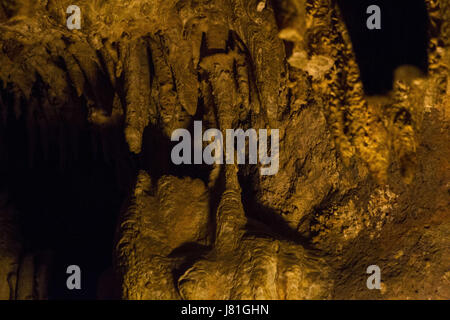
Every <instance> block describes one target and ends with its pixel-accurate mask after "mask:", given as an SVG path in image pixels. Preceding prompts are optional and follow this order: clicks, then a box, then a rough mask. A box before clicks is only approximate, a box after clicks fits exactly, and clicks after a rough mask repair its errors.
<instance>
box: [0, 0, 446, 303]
mask: <svg viewBox="0 0 450 320" xmlns="http://www.w3.org/2000/svg"><path fill="white" fill-rule="evenodd" d="M425 2H426V6H427V7H426V8H427V9H426V10H427V12H428V15H429V25H428V31H427V32H428V35H429V44H428V61H427V64H428V70H427V72H423V71H420V70H418V68H416V67H414V66H409V65H407V66H398V68H396V70H395V71H394V75H393V78H394V82H393V86H392V90H391V91H389V92H387V93H380V94H379V95H376V96H373V95H372V96H368V95H367V94H366V93H365V91H364V86H363V82H362V80H361V76H360V68H359V66H358V59H357V57H356V54H355V50H354V43H352V40H353V39H352V36H351V35H350V33H349V29H348V26H347V24H346V22H345V19H344V15H343V10H342V9H341V8H340V7H339V6H338V4H337V3H336V1H332V0H274V1H268V0H127V1H112V0H95V1H93V0H77V1H72V0H71V1H68V0H39V1H31V0H30V1H29V0H0V153H1V154H0V167H2V168H1V170H0V173H1V175H2V176H5V177H6V176H7V177H10V176H11V175H15V174H17V176H19V173H20V172H22V175H20V176H25V177H28V172H30V171H27V170H29V169H28V167H30V168H33V167H35V168H41V167H40V166H41V165H42V163H51V164H50V165H48V166H49V167H52V168H51V170H54V171H51V170H50V171H49V172H59V171H57V170H61V171H62V172H71V171H70V170H74V171H73V172H75V173H74V174H73V175H76V172H78V171H75V169H73V168H74V167H77V166H79V168H81V171H82V172H89V174H91V175H92V177H94V176H95V177H99V176H102V171H101V169H99V168H101V167H103V166H105V167H108V168H110V167H111V168H113V169H112V170H111V171H108V174H106V175H107V176H108V177H106V178H105V177H103V178H104V179H105V181H108V183H105V184H111V183H110V181H114V182H113V183H112V184H114V186H112V188H114V190H119V191H117V192H118V193H120V194H121V195H125V196H123V198H117V199H114V198H108V199H107V200H103V199H105V197H102V195H103V193H102V192H107V191H104V190H96V191H95V195H94V196H93V197H97V198H98V199H97V200H98V201H99V202H102V201H103V204H104V205H101V204H100V205H98V207H95V208H92V206H90V205H89V204H90V202H89V201H88V200H86V199H81V200H80V199H77V200H76V201H78V202H80V203H84V201H85V202H86V203H89V204H88V205H87V206H89V207H91V208H89V209H86V211H87V212H91V211H89V210H92V211H93V212H95V214H97V213H98V215H99V216H101V217H103V215H101V213H104V212H103V211H105V210H109V209H106V208H116V207H117V208H119V207H120V210H116V211H117V212H115V211H114V210H111V211H114V212H106V213H105V215H104V217H105V218H102V219H105V220H108V219H110V220H111V221H112V220H114V222H113V223H111V224H115V226H114V228H110V229H111V234H112V233H113V232H114V241H113V240H112V239H111V241H110V242H111V248H109V249H107V250H110V251H108V252H107V254H108V255H109V254H112V256H113V259H112V262H111V266H110V267H111V270H114V273H115V276H114V277H113V276H111V277H110V278H108V279H112V278H115V279H117V286H118V292H119V294H120V298H123V299H355V298H364V299H383V298H385V299H396V298H407V299H425V298H431V299H448V298H450V270H449V267H450V260H449V259H450V252H449V248H450V246H449V244H450V220H449V191H450V189H449V187H450V182H449V181H450V174H449V173H450V170H449V168H450V166H449V161H448V159H449V155H450V140H449V137H450V132H449V124H450V117H449V114H450V79H449V68H450V5H449V4H448V2H447V1H445V0H426V1H425ZM69 5H77V6H78V7H79V8H80V10H81V28H80V29H74V30H70V29H68V28H67V26H66V19H67V16H68V15H67V13H66V8H67V7H68V6H69ZM195 120H197V121H202V122H203V125H204V130H207V129H212V128H217V129H218V130H220V131H221V132H223V133H225V131H226V130H227V129H238V128H242V129H244V130H247V129H249V128H253V129H255V130H258V129H279V132H280V142H279V145H280V152H279V171H278V173H277V174H275V175H272V176H264V175H261V174H260V170H259V169H260V167H261V165H260V164H256V165H255V164H245V165H235V164H223V165H219V164H214V165H191V166H189V165H183V166H175V165H174V164H173V163H172V162H171V158H170V157H171V155H170V151H171V146H173V143H172V142H171V141H170V138H171V135H172V133H173V131H174V130H176V129H187V130H189V131H190V132H191V133H192V131H193V129H192V124H193V121H195ZM21 135H23V136H24V137H23V138H21ZM20 139H22V140H20ZM19 141H25V142H26V144H25V146H24V148H26V151H23V152H22V151H21V152H22V153H20V152H19V151H17V150H19V149H20V148H21V146H18V145H19V144H20V143H19ZM194 149H195V147H194ZM20 150H22V149H20ZM87 150H89V151H87ZM83 154H89V156H86V157H87V158H89V159H91V158H92V159H93V160H89V161H92V162H89V161H87V160H86V159H84V158H82V155H83ZM17 155H25V156H26V158H27V159H26V162H27V166H26V167H27V168H25V166H24V167H23V168H21V167H19V165H17V166H15V167H14V166H13V164H15V163H16V162H17V163H21V161H22V160H19V158H20V157H18V156H17ZM15 157H17V158H15ZM52 159H57V162H58V165H57V167H59V169H56V168H53V162H51V161H53V160H52ZM98 163H100V165H98ZM10 167H14V168H16V167H18V168H19V169H17V172H19V173H16V171H11V170H12V169H11V170H10ZM55 167H56V165H55ZM46 168H47V167H46ZM92 168H96V169H92ZM10 171H11V172H13V173H10ZM24 172H25V173H24ZM33 172H34V171H33ZM95 174H97V175H95ZM55 175H57V174H56V173H55ZM30 179H31V178H30ZM49 179H50V178H49ZM13 180H14V179H13ZM93 180H94V178H92V180H89V181H93ZM4 181H5V182H3V181H1V182H0V183H1V185H0V187H1V188H0V189H1V190H2V191H1V194H0V299H45V298H48V296H49V294H48V290H49V288H48V287H49V286H50V283H52V285H53V284H54V283H57V282H58V281H60V278H58V277H56V276H53V278H52V272H50V270H51V269H50V267H51V263H50V261H51V259H50V258H49V255H48V254H47V253H42V252H47V251H46V249H52V250H58V247H57V246H55V247H54V248H53V247H52V248H45V246H47V244H46V245H42V246H43V247H44V248H41V247H40V248H34V247H33V243H32V242H33V241H31V240H30V239H31V236H30V235H29V234H28V233H27V228H28V227H27V226H28V225H29V224H30V222H27V221H35V220H40V219H41V218H40V217H32V218H30V214H29V213H25V212H21V211H20V210H19V209H17V208H16V206H17V207H20V208H28V207H27V206H25V205H24V204H23V203H20V199H21V194H20V192H18V191H17V187H15V188H13V187H12V186H11V179H9V178H8V179H6V178H5V179H4ZM24 184H26V182H24ZM86 184H88V182H86ZM86 187H87V186H86ZM83 188H84V186H82V185H80V186H76V189H77V190H78V189H83ZM9 189H11V190H14V192H13V191H11V190H9ZM105 189H107V188H105ZM3 190H5V191H3ZM69 190H71V189H69ZM10 192H11V193H14V196H13V197H9V193H10ZM24 193H25V191H24ZM80 194H81V191H80ZM105 194H106V193H105ZM7 195H8V196H7ZM80 197H81V196H80ZM23 201H25V200H23ZM106 202H108V204H111V206H107V205H106ZM115 202H120V204H119V205H117V206H116V204H115ZM92 203H96V204H97V203H98V202H95V199H94V200H92ZM113 203H114V205H113ZM24 210H25V209H24ZM49 210H50V209H49ZM52 210H55V209H54V208H53V209H52ZM67 211H68V212H71V211H70V209H67ZM119 211H120V212H119ZM39 212H44V213H42V215H43V217H42V219H46V218H45V215H46V213H45V210H43V211H39ZM61 214H65V213H64V212H62V213H61ZM67 214H69V213H67ZM116 216H117V219H116ZM33 219H35V220H33ZM61 219H62V218H61ZM74 219H77V218H76V217H75V218H74ZM80 219H81V218H80ZM87 219H88V223H87V224H89V219H92V220H94V218H91V217H89V218H87ZM50 220H51V219H50ZM54 220H58V219H57V218H55V219H54ZM57 225H58V222H55V226H57ZM77 225H78V224H77ZM109 225H110V224H109V223H108V224H106V223H105V228H107V226H109ZM23 226H26V227H23ZM55 228H56V227H55ZM86 228H87V229H89V228H88V227H86ZM68 229H69V230H71V229H70V227H69V228H68ZM87 229H86V230H87ZM112 229H114V231H112ZM55 232H56V234H59V233H58V232H57V231H55ZM90 232H92V233H93V234H95V232H93V231H92V230H91V231H90ZM61 233H62V232H61ZM99 234H101V233H99ZM61 236H62V235H61ZM27 237H28V238H27ZM82 237H83V235H81V236H80V235H79V234H77V233H76V236H74V239H77V240H74V241H78V239H80V238H82ZM27 239H28V240H27ZM33 239H34V238H33ZM30 243H31V244H30ZM112 243H113V244H112ZM25 244H26V245H25ZM107 245H109V242H108V244H107ZM373 264H375V265H379V266H380V267H381V269H382V274H383V276H382V281H383V283H382V289H381V290H375V291H373V290H368V289H367V287H366V286H365V283H366V282H365V280H366V276H367V275H366V273H365V272H366V268H367V266H369V265H373ZM99 268H100V267H99ZM108 270H110V269H108ZM64 271H65V270H64ZM108 274H109V273H108ZM52 279H53V280H52ZM111 282H113V280H111ZM60 285H61V286H64V285H65V284H64V282H62V283H61V284H60Z"/></svg>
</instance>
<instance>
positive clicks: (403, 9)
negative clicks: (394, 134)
mask: <svg viewBox="0 0 450 320" xmlns="http://www.w3.org/2000/svg"><path fill="white" fill-rule="evenodd" d="M337 2H338V5H339V7H340V9H341V12H342V14H343V17H344V20H345V23H346V25H347V28H348V30H349V33H350V37H351V40H352V44H353V49H354V51H355V54H356V59H357V62H358V65H359V68H360V72H361V78H362V82H363V85H364V90H365V92H366V93H367V94H368V95H374V94H383V93H386V92H388V91H389V90H391V89H392V82H393V71H394V70H395V69H396V68H397V67H398V66H401V65H405V64H408V65H413V66H416V67H418V68H419V69H420V70H422V72H424V73H426V72H427V69H428V53H427V48H428V31H427V30H428V23H429V18H428V13H427V9H426V4H425V2H424V0H395V1H393V0H338V1H337ZM370 5H378V6H379V7H380V9H381V29H379V30H378V29H374V30H369V29H368V28H367V19H368V18H369V17H370V16H371V14H367V13H366V11H367V8H368V7H369V6H370Z"/></svg>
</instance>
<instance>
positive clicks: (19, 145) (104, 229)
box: [0, 113, 133, 300]
mask: <svg viewBox="0 0 450 320" xmlns="http://www.w3.org/2000/svg"><path fill="white" fill-rule="evenodd" d="M10 114H11V115H10V117H9V118H8V121H7V125H6V126H4V127H2V132H1V136H2V150H1V151H2V157H1V158H2V164H3V165H2V168H7V169H6V170H2V172H1V173H0V174H1V179H2V184H3V185H4V186H5V187H6V188H7V190H8V192H9V194H10V197H11V202H12V203H13V205H14V207H15V208H16V209H17V211H18V212H19V213H20V226H21V229H22V230H21V231H22V235H23V238H24V239H23V240H24V246H25V252H27V253H30V254H39V253H42V252H50V254H51V256H52V257H51V260H52V261H53V264H52V266H51V273H50V279H49V299H65V300H66V299H68V300H71V299H95V298H96V297H97V289H98V282H99V279H100V277H101V276H102V274H103V273H104V272H105V271H106V270H108V268H110V267H111V266H112V250H113V237H114V232H115V227H116V221H117V215H118V213H119V211H120V207H121V205H122V202H123V199H124V197H125V196H126V185H127V183H126V182H124V181H123V179H124V176H123V175H124V174H127V175H132V172H133V169H132V167H133V166H132V164H131V161H130V159H129V157H128V154H121V155H120V154H119V155H117V154H115V153H113V152H112V153H111V154H110V155H109V158H108V159H107V158H106V157H105V156H104V152H105V149H104V146H102V142H101V140H99V137H98V136H97V134H96V133H95V130H93V129H92V127H90V125H89V124H88V123H85V125H84V127H79V128H78V132H77V138H76V139H75V140H76V141H77V146H76V147H75V145H73V141H74V140H70V139H68V140H64V141H60V140H59V139H60V137H61V130H62V129H61V128H62V127H67V125H68V124H59V125H58V126H55V125H52V124H48V126H47V127H46V130H48V134H47V137H48V139H47V141H46V142H43V141H42V139H40V138H37V141H36V142H35V143H36V147H35V148H34V152H33V157H32V158H31V155H30V150H31V149H30V148H29V144H30V136H29V135H28V130H29V127H28V126H27V122H26V120H25V119H24V117H20V118H19V119H16V118H15V117H14V116H12V114H13V113H10ZM40 130H43V129H42V128H40ZM115 130H121V128H116V129H115ZM113 131H114V130H111V131H110V132H109V134H111V135H113V134H114V132H113ZM38 133H39V131H36V133H35V134H36V135H35V137H39V134H38ZM118 136H120V135H119V134H118ZM111 138H112V139H115V143H116V144H118V145H120V146H121V148H122V149H124V150H126V148H127V147H126V145H125V141H123V139H122V140H120V139H119V140H117V137H115V136H114V137H111ZM44 145H45V146H44ZM62 146H64V148H65V150H62V149H61V148H62ZM45 149H46V150H47V152H44V151H43V150H45ZM75 149H76V150H77V151H76V152H75ZM30 158H31V159H32V161H30ZM125 167H127V168H125ZM118 173H121V174H122V176H121V175H120V174H118ZM119 180H121V181H119ZM70 265H77V266H79V267H80V268H81V273H82V274H81V279H82V284H81V290H68V289H67V286H66V281H67V278H68V277H69V275H68V274H67V273H66V270H67V267H68V266H70Z"/></svg>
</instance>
